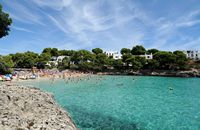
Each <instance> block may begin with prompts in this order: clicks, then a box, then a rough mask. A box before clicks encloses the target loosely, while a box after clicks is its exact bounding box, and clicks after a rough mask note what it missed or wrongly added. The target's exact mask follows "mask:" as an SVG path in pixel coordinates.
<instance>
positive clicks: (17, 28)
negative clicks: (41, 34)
mask: <svg viewBox="0 0 200 130" xmlns="http://www.w3.org/2000/svg"><path fill="white" fill-rule="evenodd" d="M11 29H15V30H17V31H24V32H28V33H35V32H33V31H31V30H29V29H26V28H22V27H17V26H12V27H11Z"/></svg>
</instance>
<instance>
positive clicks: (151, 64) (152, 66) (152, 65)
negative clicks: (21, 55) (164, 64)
mask: <svg viewBox="0 0 200 130" xmlns="http://www.w3.org/2000/svg"><path fill="white" fill-rule="evenodd" d="M158 67H159V63H158V61H157V60H155V59H151V60H147V68H148V69H152V70H154V69H157V68H158Z"/></svg>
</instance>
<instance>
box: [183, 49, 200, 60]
mask: <svg viewBox="0 0 200 130" xmlns="http://www.w3.org/2000/svg"><path fill="white" fill-rule="evenodd" d="M183 53H185V54H186V56H187V58H190V59H192V60H200V51H198V50H187V51H183Z"/></svg>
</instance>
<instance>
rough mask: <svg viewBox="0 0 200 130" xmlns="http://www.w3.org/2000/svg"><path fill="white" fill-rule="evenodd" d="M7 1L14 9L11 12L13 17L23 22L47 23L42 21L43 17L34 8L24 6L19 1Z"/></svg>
mask: <svg viewBox="0 0 200 130" xmlns="http://www.w3.org/2000/svg"><path fill="white" fill-rule="evenodd" d="M5 3H6V5H8V6H9V7H10V8H11V9H12V11H10V12H9V14H10V16H11V18H13V19H15V20H18V21H20V22H22V23H31V24H40V25H45V24H44V22H43V21H42V17H41V16H40V15H38V14H37V12H36V11H34V10H33V9H30V8H28V7H26V6H24V5H23V4H21V3H19V2H18V1H5Z"/></svg>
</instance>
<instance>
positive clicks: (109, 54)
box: [104, 51, 122, 60]
mask: <svg viewBox="0 0 200 130" xmlns="http://www.w3.org/2000/svg"><path fill="white" fill-rule="evenodd" d="M104 53H105V54H106V55H107V56H108V57H113V59H115V60H119V59H121V58H122V55H121V54H120V53H119V52H113V51H109V52H104Z"/></svg>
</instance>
